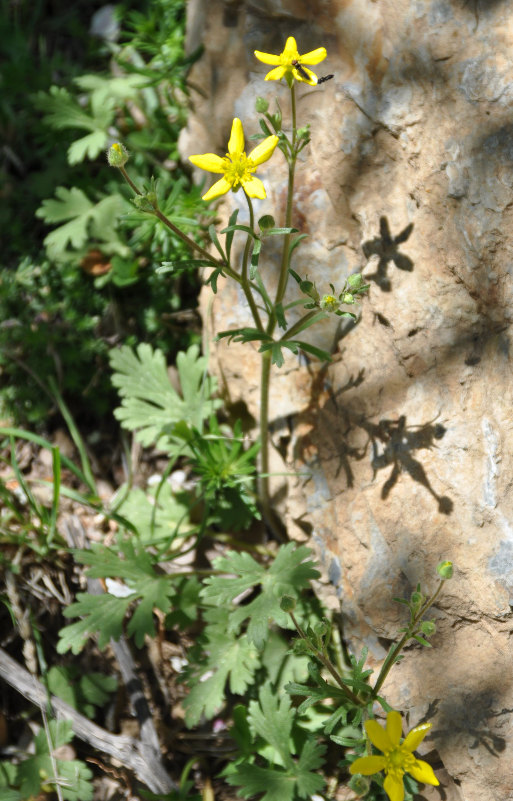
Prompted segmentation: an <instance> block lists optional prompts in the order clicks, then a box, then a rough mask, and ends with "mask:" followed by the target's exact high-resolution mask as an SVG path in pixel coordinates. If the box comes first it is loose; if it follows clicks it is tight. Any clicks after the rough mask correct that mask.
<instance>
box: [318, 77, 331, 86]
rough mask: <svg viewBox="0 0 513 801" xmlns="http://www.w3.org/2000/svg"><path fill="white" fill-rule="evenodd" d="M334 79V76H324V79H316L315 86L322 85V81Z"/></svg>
mask: <svg viewBox="0 0 513 801" xmlns="http://www.w3.org/2000/svg"><path fill="white" fill-rule="evenodd" d="M334 77H335V76H334V75H325V76H324V78H317V86H319V84H320V83H324V81H330V80H331V79H332V78H334Z"/></svg>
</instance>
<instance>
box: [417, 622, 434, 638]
mask: <svg viewBox="0 0 513 801" xmlns="http://www.w3.org/2000/svg"><path fill="white" fill-rule="evenodd" d="M420 630H421V632H422V634H425V636H426V637H431V635H432V634H434V633H435V631H436V626H435V624H434V623H433V621H432V620H423V621H422V623H421V624H420Z"/></svg>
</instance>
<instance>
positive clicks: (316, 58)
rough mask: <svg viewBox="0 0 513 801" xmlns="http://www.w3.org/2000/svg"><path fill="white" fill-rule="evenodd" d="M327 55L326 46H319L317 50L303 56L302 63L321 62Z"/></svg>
mask: <svg viewBox="0 0 513 801" xmlns="http://www.w3.org/2000/svg"><path fill="white" fill-rule="evenodd" d="M327 55H328V54H327V52H326V48H325V47H318V48H317V50H311V51H310V52H309V53H305V54H304V56H301V64H320V63H321V61H324V59H325V58H326V56H327Z"/></svg>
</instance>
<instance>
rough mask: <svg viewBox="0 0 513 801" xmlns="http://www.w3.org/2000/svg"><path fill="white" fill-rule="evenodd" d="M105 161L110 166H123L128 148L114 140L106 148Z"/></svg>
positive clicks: (126, 158) (126, 159)
mask: <svg viewBox="0 0 513 801" xmlns="http://www.w3.org/2000/svg"><path fill="white" fill-rule="evenodd" d="M107 161H108V162H109V165H110V166H111V167H124V166H125V164H126V163H127V161H128V150H127V149H126V147H125V146H124V145H121V144H120V143H119V142H114V144H113V145H111V146H110V147H109V149H108V150H107Z"/></svg>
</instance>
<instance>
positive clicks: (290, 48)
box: [255, 36, 327, 86]
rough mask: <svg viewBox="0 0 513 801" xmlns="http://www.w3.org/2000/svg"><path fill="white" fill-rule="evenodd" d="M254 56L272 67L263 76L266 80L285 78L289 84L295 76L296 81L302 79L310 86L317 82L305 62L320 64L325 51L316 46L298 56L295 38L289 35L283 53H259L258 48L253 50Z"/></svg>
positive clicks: (324, 56)
mask: <svg viewBox="0 0 513 801" xmlns="http://www.w3.org/2000/svg"><path fill="white" fill-rule="evenodd" d="M255 56H256V57H257V58H258V60H259V61H262V62H263V63H264V64H269V65H271V66H273V67H274V69H273V70H271V71H270V72H268V73H267V75H266V76H265V80H266V81H279V80H280V79H281V78H285V79H286V80H287V83H288V84H289V86H291V85H292V81H293V79H294V78H295V79H296V81H303V83H308V84H310V86H316V85H317V82H318V78H317V75H315V73H313V72H312V71H311V70H309V69H308V68H307V67H305V64H309V65H315V64H320V62H321V61H324V59H325V58H326V56H327V53H326V48H325V47H318V48H317V50H312V51H311V52H310V53H305V55H304V56H300V55H299V52H298V49H297V44H296V40H295V39H294V37H293V36H289V38H288V39H287V41H286V43H285V48H284V50H283V53H280V55H279V56H274V55H272V53H261V52H260V51H259V50H255Z"/></svg>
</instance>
